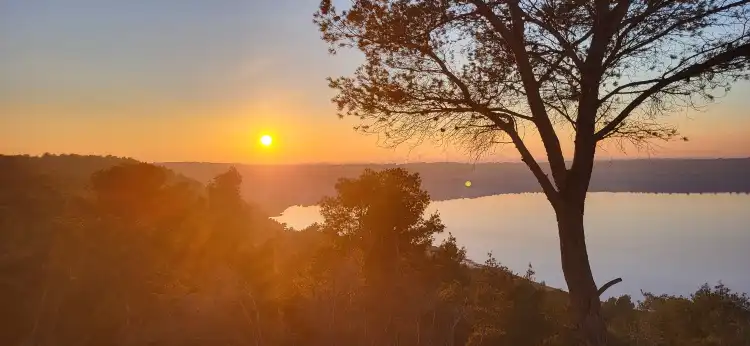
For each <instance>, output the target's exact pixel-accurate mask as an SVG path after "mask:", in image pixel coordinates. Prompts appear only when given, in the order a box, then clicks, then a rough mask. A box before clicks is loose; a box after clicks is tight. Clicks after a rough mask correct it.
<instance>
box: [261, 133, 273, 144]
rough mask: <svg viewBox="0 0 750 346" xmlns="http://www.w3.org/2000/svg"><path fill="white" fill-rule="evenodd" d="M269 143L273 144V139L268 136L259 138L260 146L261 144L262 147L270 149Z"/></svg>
mask: <svg viewBox="0 0 750 346" xmlns="http://www.w3.org/2000/svg"><path fill="white" fill-rule="evenodd" d="M271 143H273V138H272V137H271V136H269V135H263V136H261V137H260V144H262V145H263V146H264V147H270V146H271Z"/></svg>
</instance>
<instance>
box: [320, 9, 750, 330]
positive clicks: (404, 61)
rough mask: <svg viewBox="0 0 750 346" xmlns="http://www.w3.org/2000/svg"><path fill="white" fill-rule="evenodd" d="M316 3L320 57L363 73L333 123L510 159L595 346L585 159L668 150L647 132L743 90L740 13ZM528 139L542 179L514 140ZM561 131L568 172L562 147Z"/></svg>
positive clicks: (749, 30) (746, 38) (597, 323)
mask: <svg viewBox="0 0 750 346" xmlns="http://www.w3.org/2000/svg"><path fill="white" fill-rule="evenodd" d="M331 3H332V2H331V1H330V0H322V1H321V3H320V10H319V11H318V12H317V13H316V14H315V22H316V23H317V24H318V25H319V27H320V30H321V31H322V33H323V39H324V40H326V41H327V42H329V43H330V44H331V51H332V52H335V51H336V50H337V49H339V48H341V47H352V48H356V49H358V50H360V51H361V52H363V53H364V55H365V57H366V59H365V62H364V64H363V65H362V66H361V67H360V68H359V69H357V70H356V72H355V74H354V76H352V77H342V78H336V79H331V80H330V86H331V87H332V88H334V89H337V90H338V95H337V96H335V97H334V99H333V101H334V102H335V103H336V104H337V105H338V108H339V110H340V111H341V112H340V113H341V116H344V115H351V116H356V117H359V118H360V119H362V124H361V125H360V126H359V127H358V128H359V129H360V130H363V131H365V132H371V133H372V132H375V133H380V134H382V135H384V137H385V139H386V141H388V142H389V143H391V144H399V143H402V142H404V141H408V140H417V141H422V140H424V139H425V138H429V137H437V138H440V139H444V140H449V141H453V142H455V143H458V144H461V145H464V146H466V147H468V148H470V149H472V150H475V152H481V151H483V150H488V149H489V148H491V147H492V146H494V145H496V144H500V143H509V144H512V145H513V146H515V148H516V149H517V150H518V152H519V153H520V156H521V159H522V160H523V162H525V163H526V165H527V166H528V167H529V169H530V170H531V172H532V173H533V175H534V176H535V177H536V179H537V181H538V182H539V184H540V185H541V187H542V190H543V191H544V193H545V195H546V196H547V199H548V200H549V202H550V203H551V205H552V207H553V208H554V210H555V213H556V216H557V221H558V230H559V232H558V233H559V236H560V245H561V252H562V269H563V272H564V274H565V278H566V281H567V285H568V289H569V290H570V298H571V303H572V307H573V310H572V312H573V313H574V315H575V317H576V321H577V324H578V325H579V330H580V331H581V332H582V334H581V336H582V338H583V340H584V341H585V343H586V344H588V345H603V344H605V343H606V328H605V325H604V323H603V320H602V317H601V314H600V302H599V293H598V289H597V286H596V283H595V281H594V278H593V275H592V273H591V269H590V264H589V259H588V254H587V249H586V243H585V235H584V226H583V214H584V205H585V199H586V193H587V191H588V187H589V182H590V180H591V173H592V169H593V164H594V157H595V153H596V148H597V146H598V145H600V143H601V142H602V141H603V140H605V139H608V138H617V139H620V140H626V141H631V142H632V143H634V144H636V145H640V144H643V143H644V141H646V140H648V139H653V138H657V139H665V140H666V139H671V138H674V137H675V136H677V131H676V130H675V129H673V128H671V127H669V126H665V125H662V124H660V123H658V122H657V121H656V117H657V116H659V115H661V114H663V113H666V112H669V111H670V110H672V109H674V108H676V107H680V106H684V105H692V104H694V102H696V101H700V100H708V101H710V100H713V98H714V94H713V93H714V92H715V91H716V90H722V91H724V90H727V91H728V90H729V87H730V85H731V83H732V82H735V81H737V80H739V79H742V78H748V74H747V72H748V57H750V26H748V25H747V23H748V20H750V15H749V14H748V12H749V11H750V1H747V0H659V1H644V0H638V1H633V0H596V1H576V0H559V1H552V0H508V1H487V0H465V1H436V0H423V1H406V0H355V1H353V2H352V5H351V8H349V9H346V10H345V11H338V10H337V9H335V8H334V6H332V4H331ZM524 127H530V128H531V129H532V130H533V131H535V132H537V133H538V134H539V136H540V138H541V141H542V143H543V145H544V148H545V151H546V154H547V155H546V159H547V161H548V162H549V172H550V173H551V177H549V176H548V175H547V173H546V172H545V169H543V168H542V166H541V165H540V164H539V160H538V159H537V158H535V157H534V156H533V155H532V153H531V152H530V151H529V149H528V145H527V144H528V143H527V142H526V141H524V140H523V129H524ZM568 131H572V132H573V136H572V137H573V138H574V142H573V157H572V162H571V163H570V164H569V165H568V164H566V161H565V157H564V156H563V147H564V146H563V145H562V144H561V137H563V138H564V136H566V135H565V133H566V132H568Z"/></svg>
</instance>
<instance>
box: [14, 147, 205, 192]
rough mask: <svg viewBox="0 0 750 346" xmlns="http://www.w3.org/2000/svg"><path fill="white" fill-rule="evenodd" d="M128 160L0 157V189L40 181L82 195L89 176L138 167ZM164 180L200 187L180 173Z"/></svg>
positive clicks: (123, 158)
mask: <svg viewBox="0 0 750 346" xmlns="http://www.w3.org/2000/svg"><path fill="white" fill-rule="evenodd" d="M138 162H139V161H136V160H134V159H131V158H126V157H116V156H96V155H76V154H64V155H42V156H29V155H0V186H6V187H13V186H16V187H19V188H21V187H23V186H24V183H25V181H32V180H34V179H44V181H47V182H48V183H49V184H50V185H54V186H55V187H56V188H61V189H64V190H63V191H61V192H65V193H76V194H79V193H86V192H87V190H88V187H89V182H90V181H91V175H92V174H94V173H95V172H98V171H100V170H103V169H107V168H110V167H113V166H117V165H122V164H133V163H138ZM169 173H170V176H168V179H170V180H172V181H181V182H187V183H189V184H191V185H193V186H194V187H195V188H201V189H202V187H200V184H199V183H198V182H197V181H195V180H193V179H191V178H188V177H186V176H184V175H182V174H180V173H175V172H169Z"/></svg>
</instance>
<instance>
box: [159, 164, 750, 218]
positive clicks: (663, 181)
mask: <svg viewBox="0 0 750 346" xmlns="http://www.w3.org/2000/svg"><path fill="white" fill-rule="evenodd" d="M158 164H159V165H162V166H165V167H167V168H169V169H172V170H174V171H176V172H179V173H182V174H183V175H185V176H187V177H190V178H193V179H195V180H198V181H201V182H207V181H209V180H210V179H211V178H212V177H214V176H216V175H217V174H219V173H221V172H224V171H225V170H226V169H228V168H229V167H230V166H235V167H236V168H237V169H238V170H239V172H240V173H241V174H242V175H243V177H244V183H243V195H244V196H245V198H246V199H248V200H252V201H254V202H256V203H258V204H260V205H263V206H264V207H265V208H266V209H267V210H268V211H269V212H271V213H280V212H281V211H283V210H284V209H286V208H287V207H289V206H292V205H312V204H315V203H317V202H318V201H319V200H320V198H321V197H323V196H326V195H331V194H333V192H334V189H333V187H334V184H335V183H336V181H337V180H338V179H339V178H341V177H355V176H357V175H359V174H360V173H361V172H362V170H364V169H365V168H371V169H385V168H390V167H403V168H406V169H408V170H410V171H413V172H418V173H420V175H421V176H422V181H423V186H424V187H425V188H426V189H427V191H428V192H429V193H430V195H431V197H432V199H433V200H446V199H456V198H472V197H482V196H490V195H497V194H510V193H529V192H541V189H540V188H539V186H538V184H537V182H536V181H535V180H534V177H533V176H532V175H531V173H530V172H529V171H528V169H527V168H526V166H525V165H524V164H523V163H477V164H466V163H450V162H443V163H409V164H298V165H294V164H292V165H250V164H227V163H194V162H170V163H158ZM467 180H470V181H471V182H472V186H471V187H470V188H466V187H465V186H464V183H465V182H466V181H467ZM590 190H591V191H592V192H642V193H727V192H731V193H750V158H738V159H734V158H732V159H633V160H614V161H598V162H597V163H596V165H595V168H594V175H593V177H592V180H591V186H590Z"/></svg>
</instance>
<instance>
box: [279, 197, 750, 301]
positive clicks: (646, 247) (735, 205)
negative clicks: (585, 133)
mask: <svg viewBox="0 0 750 346" xmlns="http://www.w3.org/2000/svg"><path fill="white" fill-rule="evenodd" d="M428 210H429V212H435V211H437V212H439V213H440V216H441V218H442V220H443V223H444V224H445V225H446V234H443V235H440V236H439V237H438V239H437V241H438V242H439V241H441V240H442V239H444V238H445V237H446V236H447V232H451V233H453V235H454V236H455V237H456V238H457V240H458V243H459V244H460V245H463V246H465V247H466V250H467V253H468V257H469V258H470V259H472V260H474V261H476V262H484V260H485V259H486V258H487V254H488V253H489V252H492V254H493V256H494V257H495V258H497V259H498V260H499V261H500V262H501V263H502V264H504V265H506V266H507V267H509V268H510V269H512V270H514V271H516V272H525V270H526V268H527V266H528V264H529V263H532V265H533V267H534V270H535V271H536V273H537V274H536V277H537V280H538V281H542V280H543V281H545V282H546V283H547V284H548V285H550V286H553V287H560V288H565V287H566V285H565V280H564V278H563V276H562V270H561V267H560V257H559V256H560V255H559V245H558V239H557V229H556V224H555V217H554V215H553V211H552V207H550V206H549V205H548V204H547V200H546V199H545V197H544V196H543V195H542V194H515V195H496V196H489V197H481V198H473V199H454V200H447V201H437V202H432V204H431V205H430V207H429V209H428ZM276 219H277V220H278V221H280V222H286V223H287V224H288V225H289V226H291V227H294V228H296V229H301V228H304V227H305V226H308V225H310V224H311V223H313V222H316V221H321V217H320V214H319V209H318V207H316V206H312V207H299V206H295V207H290V208H288V209H287V210H286V211H284V213H283V214H282V215H281V216H279V217H277V218H276ZM585 221H586V234H587V244H588V248H589V256H590V259H591V265H592V269H593V271H594V277H595V278H596V280H597V283H598V284H599V285H601V284H603V283H605V282H607V281H609V280H610V279H613V278H616V277H622V278H623V280H624V281H623V282H621V283H619V284H617V285H615V286H613V287H612V288H610V289H609V290H608V291H607V293H606V296H607V297H609V296H613V295H614V296H618V295H622V294H630V295H633V296H634V297H637V298H640V297H641V294H640V292H641V290H643V291H646V292H652V293H656V294H662V293H668V294H682V295H687V294H690V293H692V292H694V291H695V290H696V289H697V288H699V287H700V285H701V284H703V283H709V284H715V283H718V282H719V281H721V282H723V283H724V284H726V285H727V286H728V287H729V288H731V289H732V290H735V291H742V292H750V195H748V194H639V193H591V194H590V195H589V196H588V198H587V210H586V219H585Z"/></svg>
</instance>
